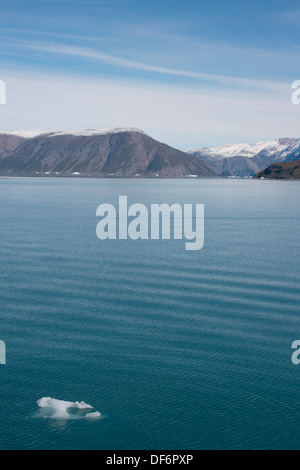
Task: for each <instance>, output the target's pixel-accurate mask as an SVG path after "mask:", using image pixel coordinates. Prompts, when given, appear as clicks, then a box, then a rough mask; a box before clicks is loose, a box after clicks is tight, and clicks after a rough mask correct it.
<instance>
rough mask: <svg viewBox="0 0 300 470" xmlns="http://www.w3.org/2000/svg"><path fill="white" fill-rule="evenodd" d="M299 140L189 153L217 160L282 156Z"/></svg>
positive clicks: (207, 148)
mask: <svg viewBox="0 0 300 470" xmlns="http://www.w3.org/2000/svg"><path fill="white" fill-rule="evenodd" d="M296 140H297V139H288V138H286V139H278V140H270V141H267V142H257V143H256V144H233V145H225V146H219V147H205V148H203V149H197V150H191V151H189V152H188V153H190V154H193V155H194V154H196V153H199V154H200V153H201V155H202V156H207V157H213V158H216V159H218V158H219V159H223V158H232V157H246V158H253V157H255V156H258V155H261V154H262V153H263V154H264V155H265V156H269V157H270V156H272V155H277V156H278V155H280V154H281V153H282V152H283V151H284V150H286V149H287V148H288V147H289V146H291V145H293V144H294V143H295V141H296Z"/></svg>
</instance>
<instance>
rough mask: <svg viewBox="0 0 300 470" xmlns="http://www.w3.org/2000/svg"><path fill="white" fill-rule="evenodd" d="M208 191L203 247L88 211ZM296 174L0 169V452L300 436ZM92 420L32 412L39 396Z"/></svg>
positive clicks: (291, 445)
mask: <svg viewBox="0 0 300 470" xmlns="http://www.w3.org/2000/svg"><path fill="white" fill-rule="evenodd" d="M119 195H127V196H128V200H129V203H134V202H141V203H144V204H150V203H155V202H158V203H162V202H167V203H173V202H179V203H182V204H183V203H194V204H195V203H204V204H205V210H206V217H205V224H206V229H205V231H206V233H205V237H206V238H205V247H204V248H203V250H201V251H199V252H195V251H194V252H188V251H185V249H184V242H183V241H131V240H128V241H106V242H101V241H100V240H98V239H97V237H96V224H97V219H96V216H95V215H96V208H97V206H98V205H99V204H101V203H104V202H109V203H114V204H116V205H117V201H118V197H119ZM299 200H300V184H299V183H297V182H271V181H254V180H245V181H244V180H243V181H241V180H237V181H234V180H121V179H120V180H103V179H102V180H87V179H86V180H85V179H79V180H76V181H75V180H71V179H37V178H36V179H1V180H0V201H1V204H0V223H1V225H0V227H1V228H0V234H1V244H0V263H1V264H0V266H1V271H0V272H1V283H0V299H1V300H0V302H1V303H0V316H1V323H0V339H1V340H4V341H5V342H6V345H7V365H6V366H0V403H1V408H0V449H106V450H111V449H113V450H125V449H134V450H140V449H149V450H152V449H155V450H160V449H169V450H172V449H186V450H187V449H189V450H194V449H272V448H273V449H299V448H300V445H299V441H300V434H299V422H300V407H299V386H300V366H299V367H297V366H294V365H293V364H292V362H291V354H292V350H291V344H292V342H293V341H294V340H297V339H300V316H299V298H300V263H299V261H300V260H299V231H300V217H299ZM48 396H50V397H53V398H57V399H61V400H70V401H76V400H79V401H81V400H84V401H85V402H87V403H89V404H91V405H93V406H95V409H96V410H99V411H100V412H101V413H102V418H101V419H99V420H86V419H76V420H55V419H41V416H40V415H38V414H37V406H36V400H38V399H40V398H42V397H48Z"/></svg>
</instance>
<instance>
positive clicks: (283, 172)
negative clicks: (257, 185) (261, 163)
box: [255, 160, 300, 180]
mask: <svg viewBox="0 0 300 470" xmlns="http://www.w3.org/2000/svg"><path fill="white" fill-rule="evenodd" d="M255 178H259V179H293V180H299V179H300V160H297V161H295V162H282V163H273V165H271V166H269V167H268V168H266V169H265V170H264V171H261V172H260V173H258V174H257V175H256V176H255Z"/></svg>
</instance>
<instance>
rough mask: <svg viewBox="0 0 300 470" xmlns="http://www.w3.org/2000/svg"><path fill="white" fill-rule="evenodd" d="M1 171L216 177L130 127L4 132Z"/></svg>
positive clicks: (0, 140)
mask: <svg viewBox="0 0 300 470" xmlns="http://www.w3.org/2000/svg"><path fill="white" fill-rule="evenodd" d="M0 175H2V176H12V175H20V176H25V175H34V176H36V175H47V176H75V175H76V176H79V175H81V176H97V177H101V176H102V177H104V176H118V177H120V176H126V177H129V176H137V175H139V176H144V177H151V176H156V175H159V176H163V177H182V176H188V175H197V176H215V175H216V173H215V171H214V170H213V169H212V168H211V167H210V165H209V164H208V163H207V162H205V161H203V160H201V159H199V158H195V157H194V156H192V155H187V154H186V153H184V152H181V151H180V150H176V149H174V148H172V147H169V146H168V145H165V144H162V143H160V142H158V141H156V140H154V139H152V138H151V137H149V136H148V135H146V134H145V133H144V132H142V131H140V130H138V129H131V128H104V129H89V130H86V131H75V132H62V131H16V132H10V133H7V132H2V133H0Z"/></svg>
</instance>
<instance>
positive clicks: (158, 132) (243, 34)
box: [0, 0, 300, 149]
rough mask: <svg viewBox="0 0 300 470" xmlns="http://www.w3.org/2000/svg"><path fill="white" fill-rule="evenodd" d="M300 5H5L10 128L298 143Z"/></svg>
mask: <svg viewBox="0 0 300 470" xmlns="http://www.w3.org/2000/svg"><path fill="white" fill-rule="evenodd" d="M299 26H300V5H299V1H289V0H285V1H278V0H277V1H276V0H275V1H274V0H273V1H269V0H265V1H264V2H260V1H257V0H252V1H243V0H241V1H235V0H229V1H224V0H223V1H220V0H216V1H214V2H209V1H201V0H197V1H194V0H186V1H185V2H183V1H181V2H179V1H176V0H175V1H174V0H173V1H169V0H161V1H157V0H153V1H151V2H145V1H141V0H140V1H137V0H97V1H96V0H95V1H93V0H85V1H81V0H60V1H58V0H57V1H56V0H51V1H48V0H26V1H24V0H23V1H16V0H9V1H7V0H1V19H0V55H1V67H0V79H2V80H5V81H6V84H7V104H6V105H5V106H1V107H0V121H1V122H0V128H1V129H3V130H4V129H6V130H9V129H15V128H23V129H28V128H56V129H74V128H75V129H77V128H87V127H101V126H106V125H112V126H135V127H139V128H142V129H144V130H145V131H146V132H148V133H149V134H151V135H152V136H153V137H155V138H157V139H158V140H162V141H165V142H167V143H169V144H170V145H174V146H176V147H180V148H188V149H190V148H196V147H200V146H205V145H217V144H226V143H233V142H239V141H246V142H254V141H258V140H268V139H273V138H277V137H281V136H291V137H299V136H300V131H298V128H299V123H300V107H299V108H298V107H297V106H295V105H292V104H291V99H290V95H291V83H292V82H293V81H294V80H297V79H300V70H299V56H300V36H299Z"/></svg>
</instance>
